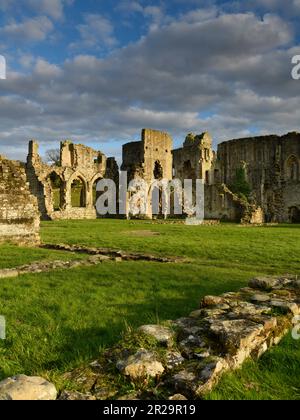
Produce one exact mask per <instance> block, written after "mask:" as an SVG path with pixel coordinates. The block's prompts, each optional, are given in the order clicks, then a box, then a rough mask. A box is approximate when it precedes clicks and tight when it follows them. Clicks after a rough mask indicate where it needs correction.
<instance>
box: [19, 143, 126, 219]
mask: <svg viewBox="0 0 300 420" xmlns="http://www.w3.org/2000/svg"><path fill="white" fill-rule="evenodd" d="M26 172H27V177H28V181H29V183H30V189H31V192H32V194H33V195H35V196H36V197H37V199H38V203H39V210H40V213H41V217H42V219H44V220H49V219H51V220H56V219H95V218H96V217H97V212H96V207H95V204H96V197H97V193H96V185H97V182H98V181H99V180H100V179H103V178H110V179H114V180H115V181H116V182H118V165H117V163H116V161H115V159H113V158H106V156H105V155H104V154H103V153H102V152H99V151H98V152H97V151H95V150H93V149H91V148H90V147H86V146H83V145H80V144H78V145H77V144H76V145H75V144H73V143H71V142H70V141H64V142H62V143H61V148H60V163H59V164H58V165H47V164H45V163H43V161H42V159H41V157H40V155H39V152H38V144H37V143H36V142H35V141H31V142H30V143H29V154H28V158H27V164H26ZM73 193H74V194H77V195H80V197H77V203H75V204H74V203H73V202H72V194H73ZM55 194H56V201H57V204H56V207H55V206H54V202H55ZM75 198H76V197H75Z"/></svg>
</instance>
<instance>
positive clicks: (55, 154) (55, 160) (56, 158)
mask: <svg viewBox="0 0 300 420" xmlns="http://www.w3.org/2000/svg"><path fill="white" fill-rule="evenodd" d="M45 160H46V162H47V163H49V164H51V165H56V166H58V165H59V164H60V150H59V149H50V150H47V151H46V153H45Z"/></svg>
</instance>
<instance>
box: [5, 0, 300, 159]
mask: <svg viewBox="0 0 300 420" xmlns="http://www.w3.org/2000/svg"><path fill="white" fill-rule="evenodd" d="M299 19H300V0H284V1H282V0H253V1H250V0H249V1H248V0H243V1H234V0H231V1H230V0H229V1H225V0H223V1H217V0H215V1H214V0H120V1H118V0H0V54H1V55H3V56H4V57H5V58H6V61H7V79H6V80H0V153H1V154H4V155H6V156H9V157H11V158H18V159H24V157H25V155H26V148H27V142H28V140H29V139H31V138H35V139H38V140H39V141H40V143H41V149H42V153H43V152H44V151H45V150H46V149H49V148H56V147H57V146H58V144H59V141H60V140H62V139H67V138H68V139H72V140H74V141H75V142H81V143H85V144H89V145H91V146H93V147H95V148H97V149H101V150H103V151H104V152H105V153H106V154H108V155H114V156H117V157H118V158H120V153H121V145H122V144H123V143H125V142H127V141H131V140H136V139H138V138H139V135H140V130H141V128H143V127H149V128H156V129H161V130H166V131H168V132H170V133H171V134H172V135H173V136H174V140H175V144H176V145H179V144H180V143H181V142H182V141H183V139H184V137H185V135H186V134H187V133H188V132H191V131H192V132H196V133H200V132H203V131H210V132H211V134H212V136H213V138H214V142H215V145H217V143H219V142H220V141H223V140H227V139H231V138H236V137H244V136H248V135H250V134H251V135H252V134H264V133H285V132H288V131H294V130H298V131H300V103H299V93H300V81H294V80H293V79H292V78H291V69H292V65H291V58H292V56H293V55H295V54H300V25H299Z"/></svg>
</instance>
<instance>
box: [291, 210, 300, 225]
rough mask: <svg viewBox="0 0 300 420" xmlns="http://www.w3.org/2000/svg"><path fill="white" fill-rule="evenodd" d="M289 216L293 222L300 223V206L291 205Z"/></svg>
mask: <svg viewBox="0 0 300 420" xmlns="http://www.w3.org/2000/svg"><path fill="white" fill-rule="evenodd" d="M289 217H290V221H291V223H300V208H298V207H291V208H290V209H289Z"/></svg>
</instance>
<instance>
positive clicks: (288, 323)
mask: <svg viewBox="0 0 300 420" xmlns="http://www.w3.org/2000/svg"><path fill="white" fill-rule="evenodd" d="M299 299H300V283H299V280H298V279H297V277H296V276H288V275H287V276H283V277H259V278H254V279H252V280H251V281H250V282H249V285H248V287H245V288H243V289H240V290H239V291H237V292H229V293H224V294H222V295H221V296H206V297H204V298H203V299H201V302H200V305H199V308H198V309H197V310H195V311H193V312H192V313H190V314H189V316H186V317H183V318H180V319H177V320H176V321H173V322H172V321H168V322H166V323H165V324H163V325H143V326H141V327H140V328H139V329H138V330H137V331H134V330H132V329H131V330H129V331H128V332H127V334H124V335H123V339H122V341H120V342H119V343H118V344H117V345H115V346H114V347H113V348H111V349H107V350H106V352H105V353H104V354H102V355H101V356H100V358H99V359H98V360H96V361H94V362H92V363H90V365H89V366H83V367H81V368H78V369H76V370H74V371H73V372H69V373H67V374H66V375H65V379H67V380H68V381H73V382H75V384H77V389H78V391H80V392H72V391H65V392H64V393H63V394H62V395H61V397H60V398H61V399H67V400H72V399H78V400H81V399H94V400H97V399H98V400H106V399H112V398H113V399H117V400H157V399H160V400H162V399H164V400H184V399H190V400H194V399H202V398H203V397H205V396H206V395H207V394H208V393H209V392H211V391H212V390H213V388H214V387H215V386H216V385H217V384H218V382H219V381H220V379H221V378H222V375H223V374H224V373H226V372H230V371H233V370H235V369H238V368H240V367H241V366H242V365H243V363H244V362H245V361H246V360H248V359H250V358H252V359H254V360H257V359H258V358H260V357H261V356H262V355H263V354H264V353H265V352H266V351H268V349H270V348H271V347H272V346H275V345H278V344H279V343H280V341H281V340H282V338H283V337H284V336H285V335H286V334H288V333H289V332H290V331H291V330H292V329H293V326H295V325H296V324H297V322H298V321H297V319H298V318H297V317H298V316H299V314H300V300H299ZM296 329H297V328H296Z"/></svg>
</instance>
